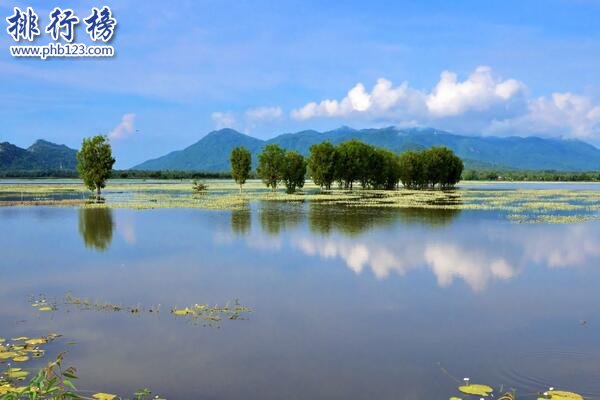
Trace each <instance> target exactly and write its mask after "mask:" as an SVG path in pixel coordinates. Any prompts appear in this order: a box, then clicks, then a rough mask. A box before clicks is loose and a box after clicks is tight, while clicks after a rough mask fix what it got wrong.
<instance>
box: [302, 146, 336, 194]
mask: <svg viewBox="0 0 600 400" xmlns="http://www.w3.org/2000/svg"><path fill="white" fill-rule="evenodd" d="M336 159H337V150H336V148H335V146H334V145H332V144H331V143H330V142H322V143H319V144H313V145H312V146H310V156H309V158H308V170H309V174H310V176H311V178H312V180H313V181H314V182H315V184H316V185H319V186H321V187H324V188H325V189H327V190H330V189H331V184H332V183H333V181H334V180H335V163H336Z"/></svg>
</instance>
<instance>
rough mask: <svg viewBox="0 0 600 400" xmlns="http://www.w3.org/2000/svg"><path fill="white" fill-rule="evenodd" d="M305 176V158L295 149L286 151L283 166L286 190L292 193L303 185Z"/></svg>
mask: <svg viewBox="0 0 600 400" xmlns="http://www.w3.org/2000/svg"><path fill="white" fill-rule="evenodd" d="M305 177H306V160H304V157H302V155H301V154H300V153H298V152H296V151H287V152H286V153H285V160H284V167H283V181H284V183H285V187H286V189H287V190H286V191H287V192H288V193H294V192H295V191H296V189H298V188H302V187H304V180H305Z"/></svg>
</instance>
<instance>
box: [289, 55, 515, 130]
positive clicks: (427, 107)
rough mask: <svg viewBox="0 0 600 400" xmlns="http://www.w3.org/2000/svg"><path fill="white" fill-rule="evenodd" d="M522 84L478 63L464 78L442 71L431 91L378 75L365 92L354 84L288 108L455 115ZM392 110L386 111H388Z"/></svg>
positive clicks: (302, 113) (308, 114) (300, 113)
mask: <svg viewBox="0 0 600 400" xmlns="http://www.w3.org/2000/svg"><path fill="white" fill-rule="evenodd" d="M524 88H525V85H524V84H522V83H521V82H519V81H517V80H515V79H507V80H501V79H498V78H496V77H495V76H494V75H493V73H492V69H491V68H490V67H485V66H480V67H477V68H476V69H475V71H474V72H473V73H472V74H471V75H469V76H468V78H467V79H465V80H464V81H462V82H461V81H459V80H458V76H457V75H456V74H455V73H454V72H450V71H444V72H442V74H441V76H440V80H439V82H438V83H437V84H436V85H435V87H434V88H433V89H432V90H431V92H429V93H428V92H425V91H420V90H416V89H412V88H410V86H409V84H408V82H403V83H402V84H400V85H399V86H396V87H394V86H393V85H392V83H391V82H390V81H389V80H387V79H383V78H381V79H378V80H377V83H376V84H375V86H373V88H372V90H371V91H370V92H369V91H367V90H366V88H365V86H364V85H363V84H362V83H358V84H356V85H355V86H354V87H353V88H352V89H350V90H349V91H348V93H347V95H346V97H344V98H343V99H341V100H339V101H338V100H331V99H326V100H323V101H321V102H319V103H316V102H310V103H308V104H306V105H304V106H303V107H300V108H298V109H295V110H293V111H292V114H291V115H292V117H293V118H295V119H297V120H306V119H309V118H315V117H345V116H350V115H352V114H357V115H359V114H368V115H369V116H372V117H380V116H392V117H398V116H402V117H406V116H410V117H419V118H422V119H430V118H440V117H449V116H457V115H461V114H464V113H466V112H469V111H485V110H488V109H490V108H491V107H492V106H494V105H497V104H502V103H506V102H509V101H511V100H512V99H513V98H515V97H516V96H518V95H519V94H520V93H521V92H522V91H523V90H524ZM392 110H393V111H394V112H393V113H390V111H392Z"/></svg>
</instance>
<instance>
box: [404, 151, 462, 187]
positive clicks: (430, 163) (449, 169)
mask: <svg viewBox="0 0 600 400" xmlns="http://www.w3.org/2000/svg"><path fill="white" fill-rule="evenodd" d="M399 159H400V180H401V181H402V183H403V184H404V186H406V187H408V188H411V189H421V188H427V187H429V188H432V187H434V186H436V185H438V186H440V187H441V188H443V189H446V188H450V187H453V186H454V185H456V184H457V183H458V182H459V181H460V178H461V175H462V171H463V168H464V165H463V162H462V160H461V159H460V158H459V157H458V156H456V154H454V152H453V151H452V150H450V149H448V148H447V147H431V148H429V149H427V150H422V151H407V152H405V153H402V154H401V155H400V158H399Z"/></svg>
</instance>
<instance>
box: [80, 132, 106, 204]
mask: <svg viewBox="0 0 600 400" xmlns="http://www.w3.org/2000/svg"><path fill="white" fill-rule="evenodd" d="M114 163H115V159H114V158H113V156H112V149H111V147H110V143H108V138H107V137H106V136H103V135H97V136H94V137H91V138H87V139H83V143H82V144H81V150H79V152H77V172H79V176H80V177H81V179H83V183H85V186H87V187H88V188H89V189H90V190H95V191H96V200H100V194H101V189H102V188H103V187H104V186H105V185H106V180H107V179H108V178H109V177H110V172H111V170H112V166H113V164H114Z"/></svg>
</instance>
